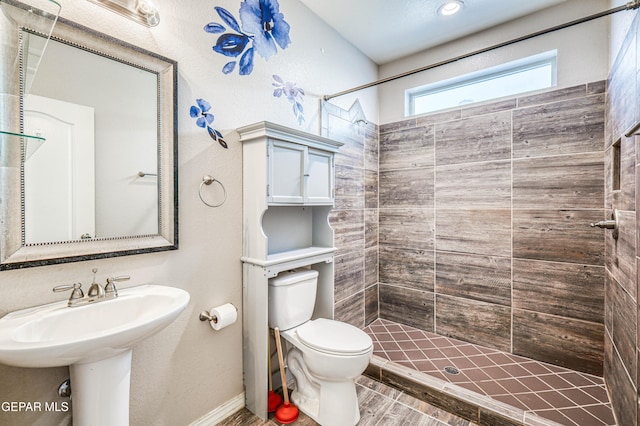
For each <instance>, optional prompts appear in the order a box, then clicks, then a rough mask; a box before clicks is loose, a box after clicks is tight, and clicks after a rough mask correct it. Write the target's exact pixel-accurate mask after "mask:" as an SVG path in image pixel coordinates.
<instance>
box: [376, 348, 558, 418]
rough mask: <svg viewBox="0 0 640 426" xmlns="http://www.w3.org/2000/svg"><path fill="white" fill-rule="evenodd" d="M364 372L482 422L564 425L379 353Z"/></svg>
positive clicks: (453, 411) (463, 416) (428, 401)
mask: <svg viewBox="0 0 640 426" xmlns="http://www.w3.org/2000/svg"><path fill="white" fill-rule="evenodd" d="M364 375H365V376H368V377H370V378H372V379H374V380H377V381H379V382H381V383H383V384H386V385H389V386H391V387H394V388H396V389H399V390H401V391H403V392H405V393H406V394H408V395H411V396H413V397H414V398H417V399H419V400H422V401H425V402H427V403H429V404H432V405H434V406H436V407H440V408H442V409H444V410H446V411H448V412H450V413H452V414H455V415H457V416H459V417H462V418H465V419H467V420H470V421H472V422H475V423H477V424H478V425H481V426H494V425H512V426H523V425H533V426H562V425H561V424H560V423H557V422H554V421H552V420H548V419H545V418H543V417H540V416H537V415H535V414H532V413H531V412H527V411H524V410H521V409H519V408H516V407H513V406H511V405H509V404H506V403H503V402H500V401H496V400H495V399H492V398H490V397H488V396H484V395H480V394H478V393H476V392H473V391H470V390H467V389H465V388H463V387H461V386H458V385H455V384H452V383H449V382H446V381H444V380H441V379H438V378H436V377H433V376H431V375H429V374H426V373H422V372H419V371H416V370H415V369H412V368H410V367H406V366H403V365H400V364H397V363H395V362H392V361H389V360H387V359H384V358H382V357H380V356H378V355H373V356H372V358H371V361H370V363H369V366H368V367H367V369H366V370H365V372H364Z"/></svg>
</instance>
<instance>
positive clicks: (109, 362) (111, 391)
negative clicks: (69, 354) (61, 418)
mask: <svg viewBox="0 0 640 426" xmlns="http://www.w3.org/2000/svg"><path fill="white" fill-rule="evenodd" d="M131 353H132V350H131V349H129V350H127V351H125V352H123V353H121V354H119V355H115V356H112V357H110V358H107V359H103V360H101V361H95V362H88V363H83V364H72V365H70V366H69V372H70V373H71V392H72V397H73V399H72V400H71V407H72V410H73V424H74V426H85V425H91V426H114V425H118V426H128V425H129V389H130V382H131Z"/></svg>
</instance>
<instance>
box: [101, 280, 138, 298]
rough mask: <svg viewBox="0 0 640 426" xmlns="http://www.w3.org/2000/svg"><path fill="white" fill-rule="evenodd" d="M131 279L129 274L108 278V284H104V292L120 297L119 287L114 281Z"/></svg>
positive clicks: (110, 295)
mask: <svg viewBox="0 0 640 426" xmlns="http://www.w3.org/2000/svg"><path fill="white" fill-rule="evenodd" d="M129 279H131V277H130V276H129V275H121V276H119V277H110V278H107V284H106V285H105V286H104V292H105V295H106V296H107V297H118V289H117V288H116V285H115V284H114V283H116V282H121V281H128V280H129Z"/></svg>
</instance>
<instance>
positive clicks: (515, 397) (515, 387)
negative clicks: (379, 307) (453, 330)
mask: <svg viewBox="0 0 640 426" xmlns="http://www.w3.org/2000/svg"><path fill="white" fill-rule="evenodd" d="M364 331H365V332H366V333H367V334H369V335H370V336H371V338H372V340H373V342H374V351H373V354H374V355H377V356H380V357H382V358H385V359H387V360H390V361H393V362H398V363H399V364H401V365H404V366H407V367H410V368H413V369H415V370H417V371H420V372H422V373H425V374H428V375H430V376H434V377H437V378H439V379H441V380H445V381H448V382H450V383H453V384H455V385H457V386H461V387H463V388H465V389H468V390H472V391H474V392H477V393H479V394H481V395H484V396H488V397H491V398H493V399H495V400H497V401H501V402H504V403H507V404H509V405H511V406H514V407H516V408H518V409H521V410H524V411H525V412H531V413H533V414H536V415H538V416H540V417H544V418H546V419H549V420H553V421H555V422H558V423H560V424H563V425H568V426H576V425H578V426H587V425H588V426H600V425H606V426H612V425H613V426H615V419H614V417H613V412H612V410H611V404H610V402H609V399H608V397H607V392H606V389H605V384H604V381H603V379H602V378H601V377H597V376H592V375H589V374H585V373H580V372H576V371H573V370H569V369H566V368H562V367H558V366H555V365H550V364H545V363H542V362H538V361H533V360H531V359H529V358H525V357H521V356H518V355H513V354H508V353H504V352H502V351H499V350H497V349H491V348H486V347H482V346H478V345H473V344H470V343H467V342H462V341H460V340H456V339H451V338H448V337H444V336H440V335H438V334H435V333H430V332H426V331H422V330H419V329H416V328H414V327H410V326H407V325H403V324H399V323H395V322H393V321H389V320H384V319H377V320H375V321H374V322H373V323H371V324H370V325H369V326H367V327H365V329H364Z"/></svg>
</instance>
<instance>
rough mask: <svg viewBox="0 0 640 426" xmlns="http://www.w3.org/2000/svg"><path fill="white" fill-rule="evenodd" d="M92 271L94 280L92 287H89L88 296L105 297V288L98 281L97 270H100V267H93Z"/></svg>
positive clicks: (93, 297) (92, 297) (94, 297)
mask: <svg viewBox="0 0 640 426" xmlns="http://www.w3.org/2000/svg"><path fill="white" fill-rule="evenodd" d="M91 272H93V282H92V283H91V287H89V291H88V292H87V297H90V298H91V299H93V300H96V299H103V298H104V289H103V288H102V287H101V286H100V284H98V283H97V282H96V272H98V269H97V268H93V269H92V270H91ZM93 300H92V301H93Z"/></svg>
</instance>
